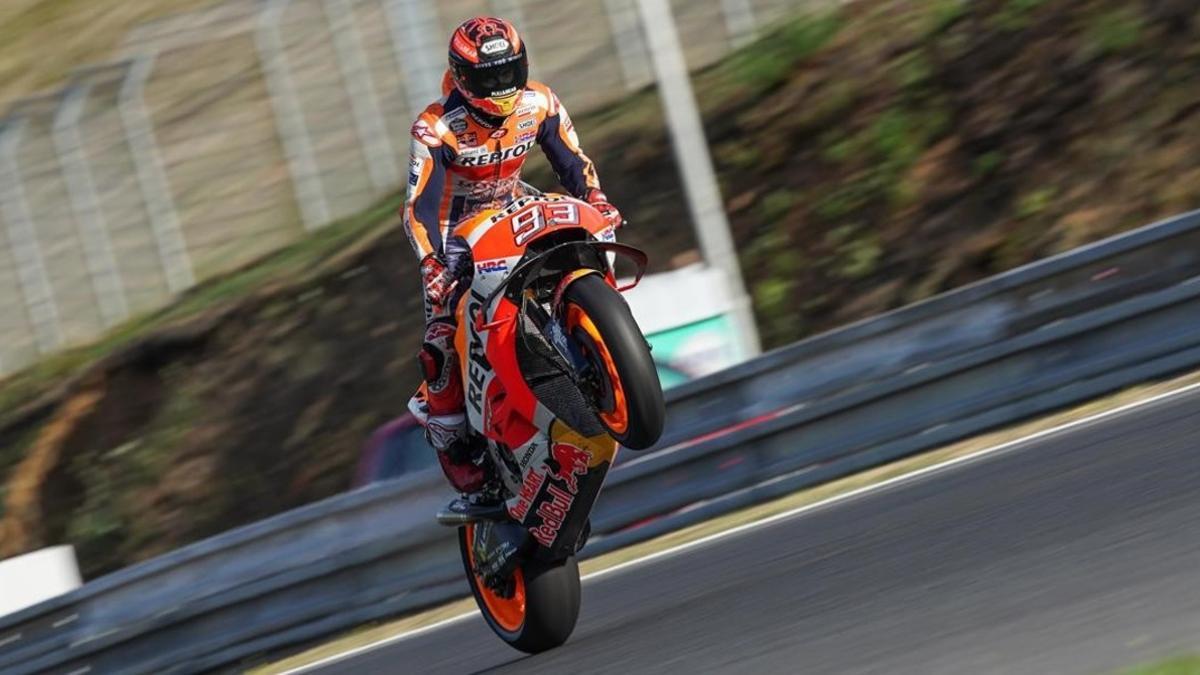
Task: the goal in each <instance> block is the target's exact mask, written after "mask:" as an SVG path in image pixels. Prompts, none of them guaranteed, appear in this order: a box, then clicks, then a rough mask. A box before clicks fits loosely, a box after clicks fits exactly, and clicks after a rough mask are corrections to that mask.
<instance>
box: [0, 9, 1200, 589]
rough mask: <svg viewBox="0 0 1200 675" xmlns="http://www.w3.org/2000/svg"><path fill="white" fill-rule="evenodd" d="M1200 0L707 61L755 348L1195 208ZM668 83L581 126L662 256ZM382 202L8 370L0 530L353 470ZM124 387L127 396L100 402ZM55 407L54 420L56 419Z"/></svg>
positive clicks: (125, 520) (378, 359)
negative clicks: (761, 340) (5, 494)
mask: <svg viewBox="0 0 1200 675" xmlns="http://www.w3.org/2000/svg"><path fill="white" fill-rule="evenodd" d="M1195 14H1196V10H1195V9H1194V8H1193V7H1191V6H1189V3H1176V4H1173V3H1171V2H1161V1H1159V2H1153V3H1152V2H1148V1H1147V2H1144V3H1132V4H1131V3H1127V2H1120V1H1118V0H1086V1H1084V2H1067V1H1066V0H1057V1H1052V0H978V1H977V2H972V3H966V2H958V1H957V0H907V1H904V0H872V1H864V2H860V3H855V4H854V5H853V6H851V7H848V8H844V9H842V10H839V12H837V13H833V14H825V15H820V16H816V17H809V18H806V19H803V20H800V21H797V22H795V23H791V24H787V25H784V26H782V27H780V29H779V34H777V35H775V36H773V39H771V40H769V41H767V42H764V43H760V44H759V45H757V46H756V47H754V48H752V49H750V50H747V51H744V52H742V53H740V54H739V55H737V56H735V57H733V58H731V59H729V60H727V61H726V62H725V63H723V64H721V65H720V66H718V67H716V68H714V69H710V70H709V71H706V72H704V73H702V74H700V75H699V76H698V77H697V78H696V81H695V85H696V90H697V92H698V93H699V95H700V97H701V99H702V105H703V107H704V113H705V119H706V124H707V130H708V133H709V137H710V139H711V140H712V142H713V145H714V148H715V149H716V161H717V165H718V167H717V168H718V174H719V176H720V179H721V181H722V187H723V190H724V193H725V196H726V199H727V204H728V207H729V209H730V212H731V217H732V221H733V226H734V229H735V235H736V238H737V240H738V242H739V245H740V246H741V251H742V260H743V265H744V269H745V271H746V274H747V277H748V282H749V285H750V287H751V288H752V292H753V294H754V299H755V303H756V307H757V309H758V312H759V319H760V323H761V326H762V329H763V333H764V335H765V336H766V339H767V340H768V343H769V344H772V345H777V344H782V343H785V342H788V341H791V340H794V339H796V338H798V337H801V336H803V335H805V334H808V333H811V332H813V331H817V330H822V329H825V328H828V327H831V326H834V325H838V324H840V323H844V322H846V321H850V320H853V319H856V318H861V317H862V316H866V315H869V314H871V313H874V312H877V311H881V310H885V309H889V308H892V307H895V306H898V305H900V304H903V303H905V302H909V301H912V300H916V299H919V298H922V297H926V296H928V295H931V294H933V293H936V292H939V291H941V290H944V289H946V288H949V287H952V286H955V285H959V284H961V283H965V282H969V281H972V280H975V279H978V278H980V277H982V276H986V275H988V274H992V273H995V272H999V271H1002V270H1004V269H1008V268H1010V267H1012V266H1015V265H1018V264H1021V263H1023V262H1027V261H1029V260H1032V259H1035V258H1037V257H1041V256H1044V255H1047V254H1049V253H1053V252H1056V251H1059V250H1064V249H1066V248H1070V247H1073V246H1075V245H1078V244H1080V243H1084V242H1086V241H1090V240H1094V239H1096V238H1099V237H1102V236H1105V235H1107V234H1110V233H1113V232H1117V231H1120V230H1121V229H1124V228H1127V227H1130V226H1135V225H1139V224H1142V223H1144V222H1148V221H1149V220H1152V219H1154V218H1157V217H1161V216H1165V215H1169V214H1170V213H1172V212H1177V211H1181V210H1185V209H1186V208H1189V207H1193V206H1194V205H1195V204H1196V203H1200V148H1197V147H1196V146H1195V144H1196V143H1197V142H1198V141H1196V140H1195V139H1200V133H1197V132H1200V94H1198V93H1197V92H1196V91H1195V88H1194V87H1193V86H1191V82H1193V81H1194V80H1193V79H1192V76H1193V75H1194V73H1195V70H1196V68H1197V67H1200V48H1198V47H1197V46H1196V45H1197V44H1200V42H1198V41H1197V40H1195V39H1194V38H1195V30H1194V26H1193V21H1194V20H1195ZM1141 44H1152V45H1154V48H1153V49H1150V48H1142V47H1141V46H1140V45H1141ZM658 106H659V101H658V99H657V98H656V97H655V96H654V95H653V94H652V93H646V94H642V95H637V96H633V97H630V98H629V99H627V100H626V101H624V102H623V103H622V104H621V105H619V106H613V107H611V108H609V109H607V110H605V111H602V112H600V113H597V114H594V115H590V116H584V117H582V118H581V119H579V124H578V126H579V127H580V129H581V134H582V135H583V137H584V142H585V146H586V147H587V148H588V150H589V153H590V154H591V155H592V156H593V158H594V159H596V160H597V164H598V165H599V167H600V168H601V171H602V174H603V176H604V179H605V185H606V189H607V191H608V192H609V194H610V196H612V197H613V198H614V201H616V202H617V203H619V204H621V205H622V207H623V209H624V210H625V211H626V213H627V215H628V216H629V217H630V219H631V221H632V222H634V223H635V225H634V227H633V228H632V229H631V230H630V231H629V232H628V234H627V235H626V236H625V237H624V238H625V239H626V240H627V241H630V242H632V243H634V244H640V245H642V246H644V247H646V248H648V249H649V250H650V251H651V252H652V254H654V256H655V259H656V264H657V265H658V266H659V267H662V266H664V265H665V264H667V261H669V260H670V259H671V257H672V256H675V255H678V254H680V253H682V252H685V251H687V250H688V249H690V248H692V247H693V246H694V243H693V240H692V235H691V233H690V231H689V228H687V227H686V226H685V225H682V224H681V223H682V221H684V220H685V219H683V218H681V217H680V216H679V214H682V213H685V212H686V211H685V208H684V205H683V203H682V200H681V197H680V195H679V192H678V186H677V184H676V181H675V178H674V176H675V175H676V174H675V171H674V169H675V167H674V166H673V163H672V160H671V153H670V146H669V140H668V138H667V136H666V133H665V131H664V130H663V129H662V128H661V126H660V122H659V121H658V120H659V109H658ZM531 168H532V170H533V171H532V174H533V176H532V177H533V179H534V181H535V182H539V183H542V184H549V182H550V181H549V180H548V172H547V170H546V168H545V166H544V163H543V164H540V165H539V164H537V163H535V165H534V166H532V167H531ZM393 207H394V203H392V204H385V205H382V206H381V207H379V208H377V209H375V210H374V211H372V212H371V213H369V214H365V215H364V216H362V217H360V218H357V219H354V220H353V221H352V222H347V223H342V224H340V225H337V226H334V227H331V228H330V229H328V230H325V231H324V232H323V233H322V234H321V235H320V236H319V237H318V238H317V239H314V240H312V241H308V242H304V243H302V244H300V245H298V246H296V247H293V248H291V249H288V250H286V251H284V252H281V253H279V254H277V255H275V256H272V257H270V258H269V259H268V260H267V261H266V262H265V264H263V265H261V266H258V267H254V268H251V269H248V270H246V271H243V272H241V273H238V274H233V275H230V276H228V277H225V278H223V279H220V280H217V281H214V282H212V283H209V284H206V285H204V286H202V287H200V288H198V289H195V290H194V291H193V292H192V293H190V294H188V296H187V297H185V298H184V299H183V300H182V301H181V302H180V304H179V305H178V306H176V307H172V308H170V309H168V310H165V311H164V312H162V313H160V314H158V315H156V316H154V317H150V318H147V319H142V320H139V321H137V322H134V323H132V324H130V325H129V326H127V327H125V328H124V329H122V330H121V331H118V332H117V333H116V334H115V335H114V336H112V337H110V338H109V339H107V340H105V341H104V342H103V343H101V344H98V345H95V346H93V347H89V348H86V349H81V350H77V351H76V352H73V353H69V354H65V355H62V356H60V357H56V358H54V359H52V360H50V361H48V362H46V363H44V364H42V365H40V366H39V367H38V368H35V369H32V370H30V371H28V372H26V373H23V374H21V375H19V376H17V377H15V378H11V379H10V380H8V381H7V382H6V383H5V386H4V387H3V388H0V477H4V476H6V474H8V478H9V480H7V481H5V482H3V483H0V486H3V487H0V496H2V491H3V490H4V489H6V488H9V489H12V486H13V485H14V484H15V483H16V481H15V480H14V479H13V478H12V476H13V475H15V474H12V473H11V470H12V468H13V467H14V466H15V464H16V462H17V461H18V460H20V459H22V458H24V457H37V458H39V459H41V460H44V461H45V462H46V463H47V465H48V466H49V467H50V468H49V469H48V470H47V471H45V472H43V473H40V474H38V473H36V472H27V474H28V475H26V477H27V478H29V477H30V476H32V478H31V481H26V484H25V486H24V488H23V489H24V490H25V491H26V492H28V493H30V495H29V496H28V498H27V499H25V501H24V502H22V503H19V504H16V506H18V507H20V508H17V509H14V510H12V512H10V513H9V514H8V516H9V517H8V518H7V523H6V522H0V528H2V527H3V526H5V525H6V524H7V526H8V527H9V528H10V529H9V530H8V534H9V535H10V536H9V538H8V540H9V542H13V541H22V542H25V545H28V546H32V545H36V544H38V543H49V542H54V541H61V540H64V539H66V540H70V541H73V542H75V543H77V544H79V545H80V546H81V555H82V557H83V563H84V567H85V570H86V572H87V573H88V574H89V575H91V574H95V573H98V572H102V571H105V570H108V569H112V568H114V567H117V566H120V565H122V564H126V563H128V562H130V561H133V560H138V559H142V558H144V557H146V556H148V555H152V554H154V553H156V552H160V551H162V550H166V549H169V548H171V547H173V546H177V545H180V544H182V543H186V542H187V541H191V540H194V539H195V538H197V537H200V536H204V535H206V534H211V533H213V532H216V531H220V530H222V529H225V528H227V527H230V526H233V525H236V524H239V523H243V522H247V521H249V520H252V519H255V518H259V517H263V516H266V515H269V514H271V513H274V512H277V511H279V510H281V509H285V508H291V507H294V506H296V505H298V504H301V503H305V502H307V501H311V500H312V499H316V498H319V497H322V496H326V495H328V494H331V493H332V492H335V491H337V490H339V489H342V488H344V487H345V485H346V481H347V479H348V476H349V467H350V465H351V464H352V462H353V459H354V457H355V454H356V452H357V449H358V447H359V445H360V443H361V440H362V438H363V436H364V435H365V433H366V432H368V431H369V430H370V429H371V428H372V427H373V426H374V425H376V424H378V423H379V422H381V421H383V420H385V419H387V417H388V416H389V415H391V414H394V411H396V410H398V409H399V408H400V407H401V405H402V401H403V399H404V397H405V396H406V395H407V393H408V392H409V391H410V390H411V387H412V386H413V380H414V376H413V369H412V365H411V357H410V356H409V355H410V354H411V353H412V349H413V346H414V341H415V339H416V333H417V331H418V330H419V325H420V321H419V316H418V314H417V311H418V310H417V309H416V301H415V286H414V284H413V282H412V280H413V278H414V277H413V270H412V261H411V254H409V252H408V251H407V250H406V249H407V247H406V244H405V242H404V241H403V237H402V236H400V235H398V233H396V232H395V230H394V229H392V228H391V227H390V225H392V224H394V221H395V219H394V218H393V217H391V216H390V214H391V213H392V209H393ZM351 242H353V243H351ZM781 252H784V254H782V255H781ZM179 334H185V335H187V336H189V337H188V339H186V340H182V341H181V340H178V339H177V338H178V335H179ZM164 344H166V345H168V347H166V348H164V347H163V345H164ZM87 364H95V365H92V366H91V368H90V371H89V369H88V368H86V367H85V366H86V365H87ZM80 372H92V373H97V372H99V373H103V374H104V376H105V377H104V378H101V379H100V380H98V381H90V380H88V378H86V377H78V373H80ZM72 378H74V379H72ZM94 379H95V378H93V380H94ZM97 382H98V383H97ZM64 383H65V384H64ZM88 391H91V392H93V393H95V392H100V394H99V395H100V398H101V399H102V400H101V403H102V404H101V405H100V406H99V407H98V408H96V409H95V410H93V411H92V412H91V413H90V417H89V416H88V414H87V413H86V411H85V414H84V415H83V417H82V418H81V419H74V420H70V419H68V420H67V421H66V422H62V424H59V422H58V421H55V422H50V420H51V419H52V418H51V415H52V414H54V413H56V412H57V413H61V411H63V410H64V409H66V408H68V407H69V406H67V405H65V404H64V403H63V401H66V402H68V403H69V402H71V401H74V400H78V399H79V398H80V396H81V392H88ZM147 392H149V393H147ZM130 396H143V397H144V398H145V400H144V401H143V402H142V404H141V405H140V406H129V405H122V406H119V407H112V408H110V409H106V408H105V407H104V401H106V400H112V401H121V400H123V398H127V397H130ZM38 401H41V402H42V403H38ZM131 407H133V408H135V410H134V411H133V412H129V410H128V409H129V408H131ZM59 426H63V427H64V428H66V429H67V431H68V433H66V434H65V435H64V437H65V440H61V441H60V442H58V443H57V444H56V443H49V442H47V440H46V439H47V433H45V432H46V429H47V428H57V427H59ZM39 433H40V434H41V435H40V437H38V438H37V442H34V441H35V436H37V435H38V434H39ZM28 464H30V463H29V462H26V463H25V464H23V465H22V467H23V468H27V465H28ZM29 482H32V483H33V485H32V486H30V485H29V484H28V483H29ZM12 494H15V492H14V493H11V494H10V496H12ZM10 501H12V500H10ZM18 501H19V500H18ZM39 506H40V510H39ZM2 508H3V507H0V509H2ZM0 515H4V514H3V513H2V512H0ZM14 528H15V529H14ZM17 535H19V536H17ZM3 539H4V536H3V533H0V548H2V546H3V544H4V543H5V542H4V541H3ZM18 548H19V547H18ZM3 554H4V551H3V550H0V556H2V555H3Z"/></svg>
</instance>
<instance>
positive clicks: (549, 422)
mask: <svg viewBox="0 0 1200 675" xmlns="http://www.w3.org/2000/svg"><path fill="white" fill-rule="evenodd" d="M450 240H455V241H458V242H459V246H458V248H459V249H460V250H463V249H465V250H468V251H469V262H468V263H467V264H466V265H462V264H459V263H457V262H456V263H453V264H452V265H451V266H453V267H458V268H459V271H458V273H459V274H460V275H462V276H461V278H460V279H459V281H458V286H457V294H458V295H459V299H458V300H457V304H456V306H455V311H456V315H457V318H458V327H457V334H456V344H457V346H458V353H459V354H460V355H461V356H460V359H459V361H460V364H461V371H462V372H461V376H462V378H463V384H464V391H465V392H466V401H467V418H468V429H469V434H468V436H469V440H468V442H469V443H471V444H473V445H474V448H475V450H476V451H477V454H478V455H479V456H485V457H486V458H487V461H486V462H485V464H486V465H487V470H488V471H489V472H490V475H489V479H488V483H487V486H486V487H485V488H484V490H485V494H486V496H488V497H490V499H485V500H482V501H481V502H480V503H478V504H475V503H469V502H467V501H465V500H457V501H455V502H453V503H452V504H451V506H450V507H448V508H447V509H445V510H443V511H442V512H440V513H439V514H438V521H439V522H440V523H442V524H443V525H448V526H453V527H457V528H458V541H459V548H460V552H461V554H462V561H463V567H464V568H465V571H466V575H467V579H468V581H469V583H470V587H471V592H472V594H473V595H474V597H475V601H476V604H477V605H478V606H479V610H480V612H481V613H482V614H483V617H484V619H485V620H486V621H487V623H488V625H489V626H490V627H491V628H492V630H493V631H494V632H495V633H496V634H497V635H498V636H500V638H501V639H503V640H504V641H505V642H507V643H508V644H509V645H511V646H513V647H515V648H516V649H519V650H521V651H525V652H529V653H537V652H541V651H545V650H547V649H551V648H554V647H557V646H559V645H561V644H563V643H564V642H566V640H567V638H568V637H569V636H570V635H571V632H572V630H573V629H574V627H575V622H576V620H577V618H578V616H579V606H580V581H579V567H578V565H577V563H576V559H575V555H576V553H578V552H579V550H580V549H581V548H582V547H583V545H584V543H585V542H586V541H587V537H588V534H589V533H590V522H589V515H590V513H591V511H592V507H593V506H594V504H595V503H596V497H597V496H598V494H599V492H600V487H601V485H602V484H603V482H604V478H605V475H606V474H607V472H608V469H609V467H610V466H611V465H612V462H613V460H614V458H615V457H616V453H617V447H618V444H619V445H621V446H624V447H626V448H630V449H632V450H640V449H644V448H647V447H649V446H651V445H652V444H654V442H655V441H657V440H658V438H659V436H660V435H661V434H662V429H663V422H664V417H665V406H664V403H663V395H662V388H661V386H660V384H659V380H658V375H657V372H656V370H655V367H654V362H653V361H652V359H651V357H650V348H649V345H648V344H647V342H646V340H645V338H644V337H643V336H642V333H641V331H640V330H639V329H638V326H637V324H636V323H635V321H634V319H633V316H632V314H631V313H630V311H629V307H628V306H627V305H626V303H625V301H624V299H623V298H622V297H621V295H620V293H621V291H624V290H627V289H628V288H631V287H633V286H634V285H636V284H637V282H638V281H639V280H640V279H641V277H642V274H643V273H644V272H645V268H646V263H647V257H646V254H645V253H644V252H642V251H641V250H639V249H636V248H633V247H631V246H626V245H623V244H618V243H616V241H615V232H614V230H613V228H612V226H610V225H609V224H608V223H607V222H606V221H605V219H604V217H603V216H602V215H601V214H600V213H599V212H598V211H597V210H596V209H594V208H593V207H592V206H591V205H589V204H587V203H586V202H583V201H580V200H577V199H573V198H570V197H567V196H563V195H555V194H544V193H540V192H537V191H536V190H532V189H531V188H528V187H527V188H526V193H525V195H524V196H521V197H519V198H517V199H516V200H514V201H513V202H511V203H510V204H508V205H507V206H505V207H504V208H501V209H489V210H485V211H482V212H480V213H479V214H477V215H476V216H474V217H472V218H470V219H469V220H467V221H465V222H463V223H462V224H460V225H459V226H458V227H457V228H455V231H454V232H453V235H452V237H451V238H450ZM450 240H448V241H450ZM463 242H465V246H464V245H463ZM618 257H620V258H625V259H628V260H629V261H631V262H632V263H633V264H634V265H635V266H636V268H637V272H636V275H635V277H634V279H633V281H632V283H629V284H628V285H626V286H618V283H617V281H616V276H615V274H614V264H615V261H616V259H617V258H618ZM422 391H423V390H422ZM409 407H410V410H411V411H412V412H413V413H414V415H415V416H416V417H417V418H418V419H420V420H422V421H424V419H425V417H426V415H427V411H426V409H425V407H424V404H423V395H422V393H421V392H418V394H417V396H415V397H414V398H413V400H412V402H411V403H410V406H409Z"/></svg>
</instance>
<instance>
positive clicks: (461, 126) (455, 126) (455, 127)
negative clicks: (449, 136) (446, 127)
mask: <svg viewBox="0 0 1200 675" xmlns="http://www.w3.org/2000/svg"><path fill="white" fill-rule="evenodd" d="M466 130H467V121H466V120H465V119H463V118H461V117H459V118H458V119H453V120H450V131H453V132H454V133H455V134H461V133H462V132H464V131H466Z"/></svg>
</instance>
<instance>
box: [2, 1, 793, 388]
mask: <svg viewBox="0 0 1200 675" xmlns="http://www.w3.org/2000/svg"><path fill="white" fill-rule="evenodd" d="M638 1H639V0H575V1H572V2H564V1H561V0H557V1H556V0H492V1H490V2H488V1H486V0H442V1H439V2H433V1H432V0H245V1H242V0H239V1H236V2H227V3H224V4H220V5H216V6H213V7H211V8H208V9H204V10H201V11H195V12H188V13H186V14H180V15H175V16H171V17H167V18H164V19H161V20H157V21H154V22H151V23H147V24H144V25H141V26H139V27H137V28H135V29H134V30H133V31H131V32H130V34H129V35H128V37H127V39H126V41H125V43H124V45H123V47H122V54H121V59H120V60H118V61H116V62H114V63H111V64H104V65H100V66H94V67H87V68H84V69H81V70H79V71H77V73H76V74H75V75H74V77H73V78H72V79H71V81H70V82H69V83H67V85H66V86H65V87H64V88H63V89H61V90H59V91H57V92H54V93H51V94H48V95H45V96H39V97H36V98H30V99H26V100H22V101H18V102H16V103H15V104H14V105H13V106H12V107H11V108H10V109H9V110H8V111H7V114H6V116H5V117H4V118H3V119H2V120H0V232H2V233H3V237H2V238H0V373H7V372H12V371H13V370H15V369H17V368H19V367H21V366H23V365H26V364H28V363H30V362H31V361H33V360H35V359H36V358H38V357H39V356H40V355H42V354H46V353H48V352H51V351H54V350H57V349H60V348H62V347H65V346H70V345H75V344H80V343H83V342H87V341H90V340H92V339H94V338H96V337H97V336H98V335H100V334H101V333H103V332H104V331H105V330H107V329H108V328H110V327H112V326H114V325H116V324H118V323H120V322H122V321H124V320H126V319H128V318H129V317H131V316H133V315H136V314H138V313H142V312H145V311H148V310H151V309H154V308H156V307H160V306H162V305H163V304H165V303H166V302H168V301H169V300H170V298H171V297H172V296H173V295H174V294H176V293H179V292H180V291H183V290H185V289H187V288H188V287H189V286H191V285H192V284H194V283H195V282H196V281H199V280H203V279H205V278H207V277H210V276H212V275H214V274H218V273H221V272H224V271H228V270H230V269H233V268H235V267H238V266H241V265H244V264H245V263H247V262H249V261H251V260H253V259H254V258H256V257H259V256H261V255H263V254H265V253H268V252H270V251H272V250H274V249H276V248H279V247H280V246H283V245H285V244H287V243H289V242H292V241H295V240H296V239H298V238H300V237H302V236H304V234H305V233H306V231H310V230H313V229H316V228H320V227H322V226H323V225H325V224H327V223H329V222H330V221H332V220H335V219H337V218H340V217H343V216H346V215H349V214H352V213H355V212H358V211H360V210H361V209H363V208H364V207H366V206H368V205H369V204H370V203H371V202H372V201H374V200H376V199H378V198H380V197H381V196H383V195H385V194H387V193H388V192H390V191H392V190H394V189H396V188H397V187H398V185H399V182H400V176H401V175H402V168H403V167H404V166H405V157H404V154H405V153H406V152H407V148H408V129H409V126H410V124H411V121H412V119H413V118H414V117H415V115H416V114H417V113H418V112H419V111H420V110H421V109H422V108H424V106H425V105H427V104H428V103H429V102H431V101H433V100H435V99H436V98H437V97H438V96H439V91H440V81H441V76H442V73H443V70H444V63H445V57H444V51H445V42H446V39H447V36H448V35H449V33H450V31H451V30H452V28H453V26H455V25H457V24H458V23H459V22H461V21H462V20H464V19H466V18H468V17H470V16H474V15H478V14H496V15H499V16H504V17H506V18H509V19H511V20H513V21H514V22H515V23H516V24H517V25H518V26H519V27H520V29H521V30H522V32H523V33H524V34H525V36H526V39H527V42H528V44H529V46H530V47H529V48H530V53H531V57H532V62H533V76H534V77H536V78H538V79H541V80H544V81H546V82H549V83H551V84H552V86H553V87H554V88H555V90H556V91H557V92H558V93H559V96H560V98H562V100H563V101H564V102H565V103H566V105H567V106H568V107H569V108H571V109H572V110H573V111H576V112H580V111H586V110H588V109H590V108H594V107H596V106H599V105H601V104H604V103H606V102H611V101H612V100H614V99H616V98H619V97H621V96H622V95H624V94H625V93H627V92H630V91H634V90H638V89H642V88H645V87H648V86H653V84H654V74H653V73H654V71H653V69H652V67H651V63H650V59H649V54H648V52H647V47H646V44H647V42H646V40H645V38H644V32H643V31H644V30H646V29H647V27H644V26H642V25H641V23H640V21H639V18H638V17H639V14H638V10H637V4H636V3H637V2H638ZM802 4H805V3H802V2H800V1H799V0H673V1H672V8H673V10H674V15H675V20H676V22H677V25H678V30H679V33H680V36H681V41H682V44H683V47H684V49H685V52H686V56H687V60H688V65H689V66H690V67H692V68H696V67H700V66H704V65H707V64H709V63H711V62H712V61H713V60H715V59H717V58H719V57H720V56H721V55H722V54H725V53H727V52H728V51H729V50H731V49H733V48H735V47H737V46H740V45H742V44H744V43H745V42H747V41H749V40H752V39H753V38H754V36H755V35H756V34H757V33H758V31H760V30H761V29H762V28H763V27H765V26H768V25H770V23H771V22H772V21H774V20H776V19H778V18H779V17H780V16H782V15H785V14H787V13H789V12H792V11H795V10H796V9H797V8H798V7H799V6H801V5H802ZM648 28H649V29H650V30H653V29H654V27H648Z"/></svg>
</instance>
